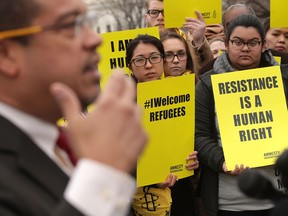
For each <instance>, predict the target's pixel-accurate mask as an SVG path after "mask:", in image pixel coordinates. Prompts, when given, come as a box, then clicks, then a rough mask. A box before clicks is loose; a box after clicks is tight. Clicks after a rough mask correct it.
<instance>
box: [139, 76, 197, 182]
mask: <svg viewBox="0 0 288 216" xmlns="http://www.w3.org/2000/svg"><path fill="white" fill-rule="evenodd" d="M137 103H138V105H139V106H140V107H142V108H143V111H144V117H143V122H144V127H145V129H146V131H147V133H148V137H149V143H148V145H147V147H146V148H145V150H144V153H143V155H142V156H141V158H140V159H139V161H138V165H137V178H136V179H137V185H138V186H145V185H150V184H155V183H160V182H164V181H165V179H166V177H167V176H168V174H169V173H173V174H175V175H177V176H178V178H179V179H181V178H184V177H187V176H191V175H193V173H194V172H193V170H192V171H189V170H186V168H185V165H186V158H187V157H188V155H189V154H190V153H191V152H192V151H193V150H194V125H195V123H194V122H195V75H194V74H191V75H184V76H179V77H173V78H166V79H162V80H157V81H150V82H143V83H138V85H137Z"/></svg>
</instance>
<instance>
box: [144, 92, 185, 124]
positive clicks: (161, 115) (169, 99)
mask: <svg viewBox="0 0 288 216" xmlns="http://www.w3.org/2000/svg"><path fill="white" fill-rule="evenodd" d="M189 101H190V94H181V95H176V96H166V97H157V98H151V99H149V100H146V101H145V102H144V109H149V108H157V107H165V106H169V105H176V104H183V103H186V102H189ZM185 115H186V110H185V106H178V107H173V108H170V109H163V110H158V111H153V112H150V122H154V121H160V120H167V119H172V118H177V117H182V116H185Z"/></svg>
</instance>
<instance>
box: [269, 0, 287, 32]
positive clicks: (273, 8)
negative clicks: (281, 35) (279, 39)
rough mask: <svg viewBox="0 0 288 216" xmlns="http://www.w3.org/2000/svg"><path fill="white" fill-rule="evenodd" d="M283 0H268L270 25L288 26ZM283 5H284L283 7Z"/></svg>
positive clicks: (273, 26)
mask: <svg viewBox="0 0 288 216" xmlns="http://www.w3.org/2000/svg"><path fill="white" fill-rule="evenodd" d="M286 4H287V1H285V0H270V27H271V28H285V27H287V28H288V20H287V14H286V13H287V8H286V7H285V5H286ZM283 6H284V7H283Z"/></svg>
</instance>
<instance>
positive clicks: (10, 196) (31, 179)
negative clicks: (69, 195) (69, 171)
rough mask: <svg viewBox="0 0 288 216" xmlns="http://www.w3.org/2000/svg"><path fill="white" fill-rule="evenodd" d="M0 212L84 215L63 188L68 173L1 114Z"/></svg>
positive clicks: (34, 215)
mask: <svg viewBox="0 0 288 216" xmlns="http://www.w3.org/2000/svg"><path fill="white" fill-rule="evenodd" d="M0 134H1V135H0V137H1V138H0V139H1V141H0V215H1V216H16V215H17V216H20V215H21V216H48V215H50V216H52V215H53V216H61V215H63V216H81V215H83V214H81V213H80V212H78V211H77V210H76V209H75V208H74V207H72V206H71V205H69V203H67V202H66V201H65V200H64V198H63V192H64V190H65V187H66V185H67V183H68V176H67V175H66V174H65V173H64V172H63V171H62V170H61V169H60V168H59V167H58V166H57V165H56V164H55V163H54V162H53V161H52V160H51V159H50V158H49V157H48V156H47V155H46V154H45V153H44V152H43V151H42V150H40V149H39V148H38V147H37V146H36V145H35V144H34V143H33V141H32V140H31V139H30V138H29V137H28V136H27V135H26V134H25V133H23V132H22V131H21V130H19V129H18V128H17V127H16V126H15V125H13V124H12V123H10V122H9V121H8V120H6V119H5V118H3V117H2V116H0Z"/></svg>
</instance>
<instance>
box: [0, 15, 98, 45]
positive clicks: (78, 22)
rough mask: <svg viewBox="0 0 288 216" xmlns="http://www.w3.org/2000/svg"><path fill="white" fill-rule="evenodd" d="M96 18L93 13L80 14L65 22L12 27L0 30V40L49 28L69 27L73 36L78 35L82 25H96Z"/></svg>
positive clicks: (91, 26) (92, 26)
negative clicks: (18, 27)
mask: <svg viewBox="0 0 288 216" xmlns="http://www.w3.org/2000/svg"><path fill="white" fill-rule="evenodd" d="M96 21H97V19H95V15H94V14H88V13H87V14H84V15H83V14H81V15H78V16H77V17H76V18H75V20H73V21H72V22H67V23H55V24H51V25H45V26H41V25H37V26H30V27H25V28H20V29H12V30H7V31H2V32H1V31H0V40H1V39H2V40H3V39H8V38H15V37H22V36H27V35H32V34H36V33H40V32H44V31H49V30H60V29H71V30H73V33H74V35H75V36H79V35H80V34H81V32H82V27H83V26H87V27H88V28H90V29H93V28H94V27H95V25H96Z"/></svg>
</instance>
